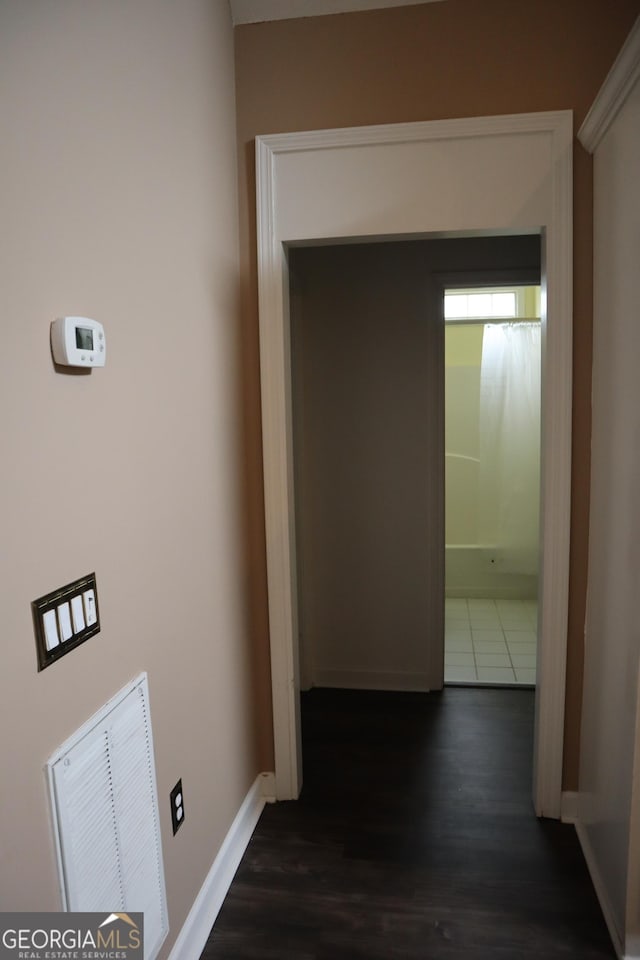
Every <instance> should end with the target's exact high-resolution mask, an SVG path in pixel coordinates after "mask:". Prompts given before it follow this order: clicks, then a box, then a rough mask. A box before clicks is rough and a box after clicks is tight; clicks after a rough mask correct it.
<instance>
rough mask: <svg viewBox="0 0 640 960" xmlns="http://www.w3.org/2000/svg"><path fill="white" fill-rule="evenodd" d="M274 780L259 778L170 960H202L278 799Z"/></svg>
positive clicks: (269, 775)
mask: <svg viewBox="0 0 640 960" xmlns="http://www.w3.org/2000/svg"><path fill="white" fill-rule="evenodd" d="M275 779H276V778H275V774H274V773H261V774H259V776H258V777H256V779H255V781H254V783H253V785H252V786H251V789H250V790H249V792H248V793H247V795H246V797H245V798H244V800H243V802H242V806H241V807H240V809H239V810H238V813H237V814H236V816H235V819H234V821H233V823H232V824H231V827H230V828H229V832H228V833H227V835H226V837H225V838H224V841H223V843H222V846H221V847H220V850H219V851H218V855H217V857H216V858H215V860H214V861H213V864H212V866H211V869H210V870H209V873H208V874H207V876H206V878H205V881H204V883H203V884H202V887H201V888H200V892H199V893H198V896H197V897H196V899H195V901H194V903H193V906H192V907H191V910H190V911H189V914H188V916H187V919H186V920H185V922H184V925H183V927H182V930H181V931H180V933H179V934H178V936H177V939H176V942H175V943H174V945H173V949H172V950H171V953H170V954H169V960H199V957H200V954H201V953H202V951H203V949H204V945H205V943H206V942H207V938H208V936H209V934H210V933H211V928H212V926H213V924H214V923H215V920H216V917H217V916H218V914H219V912H220V908H221V907H222V904H223V901H224V898H225V897H226V895H227V891H228V890H229V887H230V886H231V881H232V880H233V877H234V875H235V872H236V870H237V869H238V865H239V864H240V861H241V860H242V855H243V854H244V851H245V850H246V848H247V844H248V843H249V840H250V839H251V835H252V833H253V831H254V829H255V826H256V824H257V822H258V819H259V817H260V814H261V813H262V810H263V808H264V805H265V803H268V802H271V801H273V800H275Z"/></svg>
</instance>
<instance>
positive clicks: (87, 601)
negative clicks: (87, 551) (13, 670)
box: [31, 573, 100, 670]
mask: <svg viewBox="0 0 640 960" xmlns="http://www.w3.org/2000/svg"><path fill="white" fill-rule="evenodd" d="M31 611H32V614H33V625H34V630H35V635H36V649H37V652H38V670H44V669H45V667H48V666H50V664H52V663H54V662H55V661H56V660H59V659H60V658H61V657H63V656H65V654H67V653H69V652H70V651H71V650H75V648H76V647H78V646H79V645H80V644H81V643H84V641H85V640H88V639H89V637H92V636H93V635H94V633H99V631H100V612H99V609H98V591H97V588H96V575H95V573H90V574H88V576H86V577H81V578H80V580H74V581H73V583H68V584H67V585H66V586H64V587H60V588H59V589H58V590H53V591H52V592H51V593H47V594H45V596H44V597H40V598H39V599H38V600H34V601H33V603H32V604H31Z"/></svg>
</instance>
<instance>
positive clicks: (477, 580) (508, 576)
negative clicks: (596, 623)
mask: <svg viewBox="0 0 640 960" xmlns="http://www.w3.org/2000/svg"><path fill="white" fill-rule="evenodd" d="M479 466H480V461H479V460H478V458H477V457H471V456H466V455H463V454H458V453H450V452H447V453H446V454H445V470H446V531H447V539H448V540H449V541H450V542H448V543H447V545H446V547H445V594H446V596H447V597H487V598H496V599H514V600H533V599H535V598H536V596H537V591H538V578H537V576H530V575H526V574H516V573H511V572H509V571H508V570H507V569H505V565H504V564H503V562H502V557H501V551H500V546H499V545H497V544H491V543H478V542H477V540H478V536H477V534H478V471H479Z"/></svg>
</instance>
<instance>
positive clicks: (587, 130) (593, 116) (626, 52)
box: [578, 17, 640, 153]
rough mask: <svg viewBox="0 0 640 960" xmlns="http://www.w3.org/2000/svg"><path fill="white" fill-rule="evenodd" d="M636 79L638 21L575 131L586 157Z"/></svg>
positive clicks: (639, 41) (638, 73)
mask: <svg viewBox="0 0 640 960" xmlns="http://www.w3.org/2000/svg"><path fill="white" fill-rule="evenodd" d="M639 77H640V17H638V19H637V20H636V22H635V23H634V25H633V27H632V28H631V33H630V34H629V36H628V37H627V39H626V40H625V43H624V46H623V47H622V50H621V51H620V53H619V54H618V56H617V57H616V60H615V63H614V64H613V66H612V67H611V70H610V71H609V73H608V74H607V77H606V79H605V81H604V83H603V84H602V86H601V87H600V90H599V92H598V95H597V97H596V99H595V100H594V101H593V104H592V105H591V109H590V110H589V113H588V114H587V116H586V117H585V120H584V123H583V124H582V126H581V127H580V129H579V131H578V139H579V140H580V143H581V144H582V146H583V147H584V148H585V150H588V151H589V153H593V152H594V150H595V149H596V147H597V146H598V144H599V143H600V141H601V140H602V138H603V137H604V135H605V133H606V132H607V130H608V129H609V127H610V126H611V124H612V123H613V121H614V119H615V117H616V115H617V114H618V111H619V110H620V108H621V107H622V105H623V104H624V102H625V100H626V99H627V97H628V95H629V92H630V91H631V89H632V88H633V86H634V84H635V82H636V80H638V78H639Z"/></svg>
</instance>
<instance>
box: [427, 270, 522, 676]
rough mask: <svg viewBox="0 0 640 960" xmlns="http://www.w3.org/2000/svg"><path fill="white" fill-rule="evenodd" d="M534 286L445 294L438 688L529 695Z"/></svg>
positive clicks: (455, 289)
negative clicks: (498, 688)
mask: <svg viewBox="0 0 640 960" xmlns="http://www.w3.org/2000/svg"><path fill="white" fill-rule="evenodd" d="M540 315H541V308H540V287H539V286H519V285H516V284H511V285H509V286H493V287H491V286H485V287H471V288H469V287H466V288H465V287H460V286H458V287H455V288H452V289H448V290H445V291H444V326H445V334H444V339H445V347H444V350H445V478H446V479H445V489H446V494H445V498H446V522H445V531H446V532H445V571H446V573H445V597H446V599H445V683H449V684H451V683H453V684H471V685H474V684H488V685H526V686H535V677H536V662H537V614H538V566H539V556H540V550H539V546H540V545H539V527H540V525H539V503H540V399H541V382H540V381H541V324H540Z"/></svg>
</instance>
